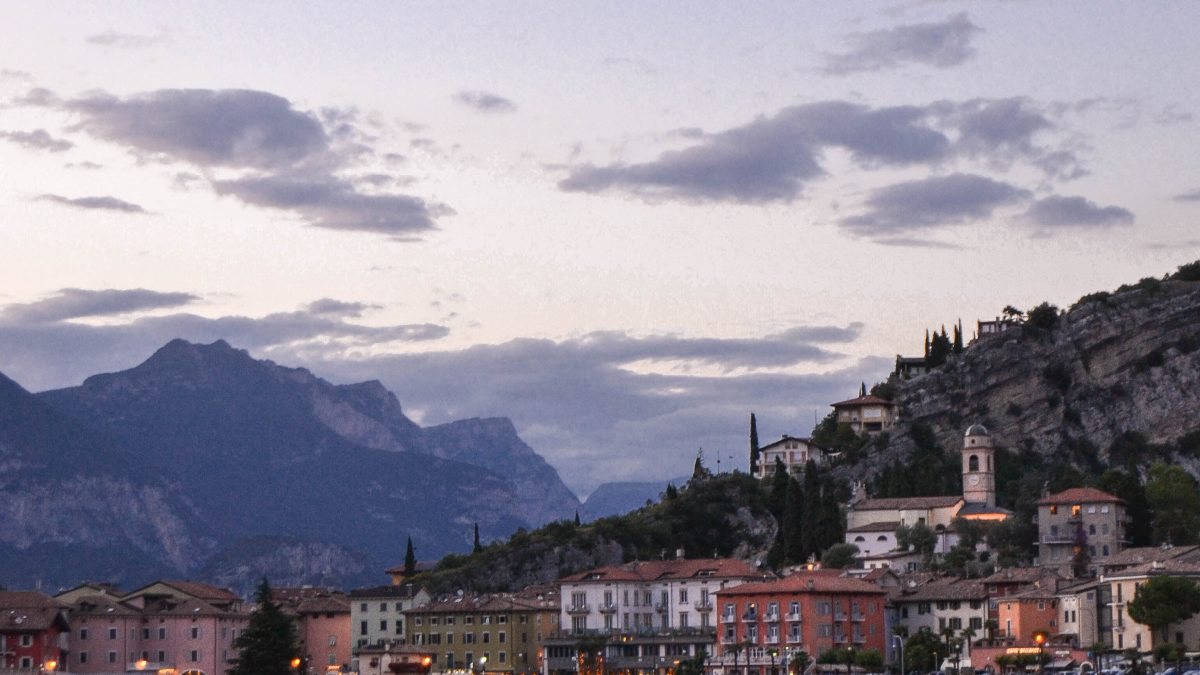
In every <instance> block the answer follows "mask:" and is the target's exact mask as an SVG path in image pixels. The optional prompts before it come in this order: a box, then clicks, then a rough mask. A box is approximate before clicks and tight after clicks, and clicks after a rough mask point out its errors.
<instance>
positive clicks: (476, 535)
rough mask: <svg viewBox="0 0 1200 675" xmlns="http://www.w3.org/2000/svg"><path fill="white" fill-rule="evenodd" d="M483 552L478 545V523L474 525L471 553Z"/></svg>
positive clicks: (481, 547)
mask: <svg viewBox="0 0 1200 675" xmlns="http://www.w3.org/2000/svg"><path fill="white" fill-rule="evenodd" d="M482 550H483V546H481V545H480V544H479V523H475V545H474V546H472V547H471V552H472V553H479V552H480V551H482Z"/></svg>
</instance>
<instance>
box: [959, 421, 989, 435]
mask: <svg viewBox="0 0 1200 675" xmlns="http://www.w3.org/2000/svg"><path fill="white" fill-rule="evenodd" d="M971 436H991V434H990V433H988V430H987V427H985V426H983V425H982V424H979V423H978V422H976V423H975V424H972V425H971V426H970V427H968V428H967V433H966V434H964V435H963V438H970V437H971Z"/></svg>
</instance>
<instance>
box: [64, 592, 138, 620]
mask: <svg viewBox="0 0 1200 675" xmlns="http://www.w3.org/2000/svg"><path fill="white" fill-rule="evenodd" d="M81 614H87V615H89V616H90V615H97V614H99V615H109V616H136V615H138V614H141V612H139V611H138V610H137V609H136V608H133V607H130V606H129V605H126V604H125V603H123V602H121V601H120V600H117V599H116V598H114V597H112V596H111V595H85V596H83V597H81V598H78V599H77V600H75V602H73V603H72V604H71V615H72V616H76V615H81Z"/></svg>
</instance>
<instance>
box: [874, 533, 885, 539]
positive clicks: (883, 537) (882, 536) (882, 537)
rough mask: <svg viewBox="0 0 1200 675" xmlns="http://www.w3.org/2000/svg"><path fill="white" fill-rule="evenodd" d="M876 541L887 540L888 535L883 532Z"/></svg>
mask: <svg viewBox="0 0 1200 675" xmlns="http://www.w3.org/2000/svg"><path fill="white" fill-rule="evenodd" d="M875 541H887V535H886V534H881V535H879V538H878V539H876V540H875Z"/></svg>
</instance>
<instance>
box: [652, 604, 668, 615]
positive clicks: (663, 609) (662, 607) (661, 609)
mask: <svg viewBox="0 0 1200 675" xmlns="http://www.w3.org/2000/svg"><path fill="white" fill-rule="evenodd" d="M654 611H656V612H658V613H659V614H666V613H667V612H669V611H671V605H669V604H667V603H665V602H657V603H654Z"/></svg>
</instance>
